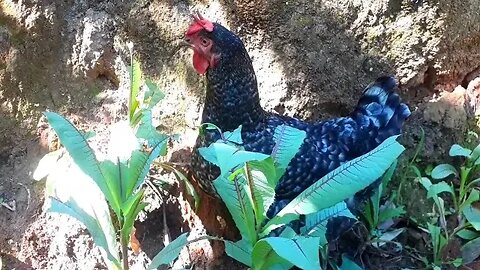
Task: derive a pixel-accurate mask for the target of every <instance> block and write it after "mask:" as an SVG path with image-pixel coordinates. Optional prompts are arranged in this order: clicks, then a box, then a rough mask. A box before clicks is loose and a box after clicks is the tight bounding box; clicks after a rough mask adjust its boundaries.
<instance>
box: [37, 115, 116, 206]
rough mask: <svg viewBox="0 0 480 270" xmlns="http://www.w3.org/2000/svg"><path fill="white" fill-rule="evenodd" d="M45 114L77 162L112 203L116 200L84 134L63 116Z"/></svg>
mask: <svg viewBox="0 0 480 270" xmlns="http://www.w3.org/2000/svg"><path fill="white" fill-rule="evenodd" d="M44 115H45V116H46V117H47V120H48V123H49V124H50V125H51V126H52V128H53V129H54V130H55V132H56V133H57V135H58V138H59V139H60V142H61V143H62V144H63V146H64V147H65V149H67V151H68V153H69V154H70V156H71V157H72V159H73V161H74V162H75V164H76V165H77V166H78V167H79V168H80V169H81V170H82V171H83V172H84V173H85V174H86V175H88V176H89V177H90V178H91V179H92V180H93V181H94V182H95V183H96V184H97V185H98V187H99V188H100V190H101V191H102V193H103V194H104V196H105V198H106V199H107V201H108V202H109V203H110V204H111V205H112V203H114V201H115V200H114V197H113V194H112V191H111V190H110V189H109V187H108V186H107V183H106V181H105V178H104V176H103V174H102V170H101V169H100V163H99V162H98V161H97V158H96V157H95V153H94V152H93V150H92V148H90V146H89V145H88V143H87V141H86V140H85V138H84V137H83V136H82V134H81V133H80V132H79V131H78V130H77V128H75V126H74V125H73V124H72V123H70V122H69V121H68V120H66V119H65V118H63V117H62V116H60V115H58V114H56V113H53V112H45V113H44Z"/></svg>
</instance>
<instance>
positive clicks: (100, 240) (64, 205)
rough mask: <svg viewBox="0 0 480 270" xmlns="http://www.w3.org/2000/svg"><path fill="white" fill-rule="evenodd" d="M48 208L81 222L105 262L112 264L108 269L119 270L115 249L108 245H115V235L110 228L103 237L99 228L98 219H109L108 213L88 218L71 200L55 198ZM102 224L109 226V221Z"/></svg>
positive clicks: (102, 231)
mask: <svg viewBox="0 0 480 270" xmlns="http://www.w3.org/2000/svg"><path fill="white" fill-rule="evenodd" d="M50 199H51V200H50V206H49V208H48V211H49V212H55V213H60V214H66V215H69V216H71V217H73V218H75V219H77V220H78V221H79V222H81V223H82V224H83V225H85V227H86V228H87V230H88V232H90V235H91V236H92V238H93V241H94V242H95V244H96V245H97V246H98V247H99V248H100V249H101V251H102V253H103V255H105V256H106V258H107V260H106V261H109V262H111V263H112V265H109V269H120V259H119V257H118V252H115V251H116V247H114V246H111V244H110V245H109V243H115V242H116V241H115V238H116V235H115V233H114V230H113V228H110V230H109V232H110V233H111V234H109V235H105V232H104V230H103V229H102V227H101V225H100V224H101V223H100V220H99V219H100V218H104V219H110V216H109V214H108V213H102V215H101V216H98V215H97V216H94V217H92V216H90V215H89V214H88V213H86V212H85V211H84V210H83V209H82V208H81V207H79V206H78V205H77V203H76V202H75V201H73V200H69V201H65V202H62V201H59V200H58V199H56V198H53V197H51V198H50ZM102 224H109V225H110V226H112V225H111V224H112V223H111V220H107V221H106V222H103V223H102Z"/></svg>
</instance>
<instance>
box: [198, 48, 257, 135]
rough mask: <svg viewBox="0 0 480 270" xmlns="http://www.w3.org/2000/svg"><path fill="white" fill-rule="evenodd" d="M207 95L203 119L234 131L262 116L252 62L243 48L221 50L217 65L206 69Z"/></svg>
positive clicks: (223, 128)
mask: <svg viewBox="0 0 480 270" xmlns="http://www.w3.org/2000/svg"><path fill="white" fill-rule="evenodd" d="M207 81H208V82H207V95H206V100H205V108H204V111H203V119H202V122H204V123H205V122H209V123H213V124H215V125H217V126H218V127H220V128H221V129H222V130H233V129H235V128H237V127H238V126H239V125H243V126H246V125H248V124H250V123H256V122H257V121H259V120H260V119H261V118H262V117H263V116H264V110H263V109H262V107H261V106H260V98H259V96H258V88H257V79H256V77H255V71H254V70H253V66H252V62H251V60H250V57H249V56H248V54H247V51H246V50H245V48H244V47H243V44H242V48H241V49H240V50H235V51H230V52H229V53H222V55H221V59H220V62H219V64H218V66H216V67H214V68H212V69H209V70H208V72H207Z"/></svg>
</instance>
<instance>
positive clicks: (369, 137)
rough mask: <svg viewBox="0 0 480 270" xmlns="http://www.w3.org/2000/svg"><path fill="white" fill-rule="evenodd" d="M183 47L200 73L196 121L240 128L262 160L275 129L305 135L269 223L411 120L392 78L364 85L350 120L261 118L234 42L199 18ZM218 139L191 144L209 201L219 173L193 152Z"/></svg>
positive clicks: (243, 54) (249, 71) (247, 68)
mask: <svg viewBox="0 0 480 270" xmlns="http://www.w3.org/2000/svg"><path fill="white" fill-rule="evenodd" d="M185 41H186V42H188V44H189V45H190V47H191V48H192V49H193V66H194V68H195V70H196V71H197V72H198V73H199V74H206V79H207V92H206V99H205V107H204V110H203V115H202V123H213V124H215V125H216V126H218V127H219V128H220V129H221V130H222V131H232V130H234V129H235V128H237V127H238V126H240V125H242V139H243V142H244V145H243V146H244V148H245V150H247V151H255V152H261V153H265V154H271V152H272V149H273V146H274V140H273V133H274V130H275V128H276V127H277V126H279V125H283V124H286V125H289V126H292V127H295V128H297V129H301V130H304V131H306V134H307V136H306V138H305V140H304V143H303V145H302V146H301V148H300V150H299V152H298V153H297V154H296V156H295V157H294V158H293V160H292V161H291V162H290V164H289V165H288V168H287V170H286V173H285V174H284V175H283V177H282V178H281V179H280V181H279V184H278V185H277V187H276V190H275V192H276V197H275V202H274V203H273V204H272V206H271V207H270V209H269V211H268V213H267V216H268V217H272V216H273V215H275V214H276V213H277V212H278V211H280V210H281V209H282V208H283V207H284V206H285V205H286V204H287V203H288V202H290V201H291V200H292V199H293V198H295V197H296V196H297V195H298V194H300V193H301V192H302V191H303V190H305V189H306V188H307V187H309V186H310V185H311V184H313V183H314V182H315V181H316V180H318V179H320V178H321V177H322V176H324V175H325V174H327V173H328V172H330V171H332V170H333V169H335V168H336V167H338V166H339V165H340V164H342V163H344V162H346V161H349V160H351V159H354V158H356V157H358V156H360V155H362V154H365V153H367V152H368V151H370V150H372V149H373V148H375V147H376V146H378V145H379V144H380V143H381V142H382V141H383V140H385V139H386V138H388V137H389V136H392V135H395V134H399V133H400V131H401V127H402V125H403V123H404V121H405V119H406V118H407V117H408V116H409V115H410V110H409V108H408V107H407V105H405V104H403V103H401V102H400V98H399V96H398V95H397V94H395V93H394V92H393V89H394V88H395V86H396V83H395V80H394V79H393V78H391V77H381V78H379V79H377V80H376V81H375V82H374V83H372V84H371V85H370V86H368V87H367V88H366V89H365V90H364V92H363V95H362V96H361V97H360V100H359V102H358V105H357V106H356V108H355V109H354V111H353V112H352V113H351V114H350V116H348V117H340V118H335V119H331V120H327V121H320V122H316V123H308V122H305V121H302V120H300V119H296V118H292V117H288V116H282V115H279V114H276V113H272V112H267V111H265V110H264V109H262V107H261V106H260V99H259V94H258V89H257V80H256V76H255V72H254V69H253V66H252V62H251V60H250V57H249V55H248V53H247V51H246V49H245V47H244V45H243V43H242V41H241V40H240V38H239V37H238V36H236V35H235V34H234V33H232V32H230V31H229V30H227V29H226V28H225V27H223V26H222V25H220V24H217V23H212V22H210V21H208V20H206V19H204V18H202V17H201V16H200V15H198V16H194V21H193V23H192V24H191V26H190V27H189V29H188V30H187V32H186V34H185ZM219 137H220V135H219V133H218V132H217V131H214V130H206V131H205V133H204V136H199V137H198V139H197V142H196V145H195V148H194V152H193V159H192V167H193V173H194V176H195V178H196V179H197V180H198V181H199V184H200V185H201V188H202V189H203V190H205V191H206V192H207V193H210V194H213V195H214V194H215V193H216V192H215V189H214V187H213V185H212V181H213V180H214V179H215V178H216V177H217V176H218V175H219V169H218V167H216V166H214V165H213V164H211V163H209V162H207V161H206V160H204V159H203V158H202V157H201V156H200V154H199V153H198V151H197V150H198V148H200V147H206V146H208V145H209V144H211V143H212V142H215V141H217V140H218V139H219ZM363 197H365V196H363Z"/></svg>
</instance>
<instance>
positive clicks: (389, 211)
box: [362, 161, 405, 246]
mask: <svg viewBox="0 0 480 270" xmlns="http://www.w3.org/2000/svg"><path fill="white" fill-rule="evenodd" d="M396 167H397V162H396V161H395V162H394V163H393V164H392V166H391V167H390V168H389V169H388V170H387V172H386V173H385V174H384V175H383V177H382V181H381V183H380V184H379V186H378V189H377V190H376V191H375V193H374V194H373V195H372V196H371V197H370V200H369V201H368V202H367V205H366V206H365V208H364V211H363V213H362V217H363V220H364V223H365V224H366V225H367V227H368V229H369V232H370V236H371V237H372V239H371V240H372V243H373V244H374V245H375V246H380V245H383V244H384V243H385V242H387V241H392V240H393V239H395V238H396V237H397V236H398V235H399V234H400V233H402V232H403V230H404V229H403V228H399V229H390V225H392V224H394V223H393V221H392V220H393V219H394V218H398V217H400V216H402V215H403V214H405V209H404V207H403V206H396V205H395V203H394V193H390V195H389V197H388V198H387V199H386V200H385V203H383V204H382V197H385V196H386V195H387V194H386V187H387V185H388V184H389V183H390V180H391V179H392V176H393V174H394V172H395V169H396Z"/></svg>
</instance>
